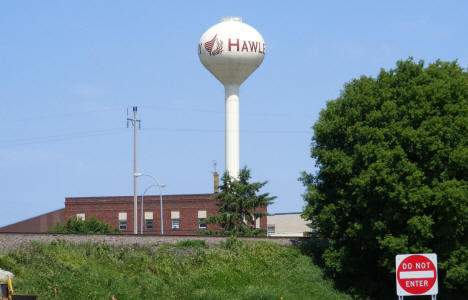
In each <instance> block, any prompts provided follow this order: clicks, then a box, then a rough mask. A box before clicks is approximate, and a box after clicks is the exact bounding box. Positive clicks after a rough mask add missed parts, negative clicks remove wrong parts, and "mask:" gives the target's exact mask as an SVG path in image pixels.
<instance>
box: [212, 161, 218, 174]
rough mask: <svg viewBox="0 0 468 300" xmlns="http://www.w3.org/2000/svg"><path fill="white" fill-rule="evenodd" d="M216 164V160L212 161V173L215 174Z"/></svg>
mask: <svg viewBox="0 0 468 300" xmlns="http://www.w3.org/2000/svg"><path fill="white" fill-rule="evenodd" d="M217 164H218V163H217V162H216V160H213V173H217V172H216V165H217Z"/></svg>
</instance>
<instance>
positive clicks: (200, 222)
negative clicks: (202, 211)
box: [198, 218, 206, 229]
mask: <svg viewBox="0 0 468 300" xmlns="http://www.w3.org/2000/svg"><path fill="white" fill-rule="evenodd" d="M204 221H205V218H202V219H198V228H199V229H206V224H205V223H204Z"/></svg>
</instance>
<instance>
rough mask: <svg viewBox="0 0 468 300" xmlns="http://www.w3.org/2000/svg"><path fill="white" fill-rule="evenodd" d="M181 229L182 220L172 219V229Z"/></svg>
mask: <svg viewBox="0 0 468 300" xmlns="http://www.w3.org/2000/svg"><path fill="white" fill-rule="evenodd" d="M179 227H180V220H179V219H172V229H179Z"/></svg>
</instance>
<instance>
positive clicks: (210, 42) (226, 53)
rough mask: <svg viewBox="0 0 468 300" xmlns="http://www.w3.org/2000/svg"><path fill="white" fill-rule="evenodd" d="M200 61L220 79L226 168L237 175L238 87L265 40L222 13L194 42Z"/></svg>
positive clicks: (262, 54) (256, 61)
mask: <svg viewBox="0 0 468 300" xmlns="http://www.w3.org/2000/svg"><path fill="white" fill-rule="evenodd" d="M198 56H199V58H200V61H201V62H202V64H203V65H204V66H205V68H207V69H208V71H210V72H211V74H213V75H214V76H215V77H216V78H217V79H218V80H219V81H221V83H222V84H223V85H224V89H225V94H226V170H227V171H228V172H229V175H230V176H231V177H232V178H238V176H239V87H240V85H241V84H242V83H243V82H244V81H245V80H246V79H247V77H249V75H250V74H252V72H253V71H255V69H257V68H258V66H260V64H261V63H262V61H263V58H264V57H265V42H264V41H263V38H262V36H261V35H260V33H258V31H257V30H255V29H254V28H253V27H251V26H249V25H247V24H245V23H243V22H242V20H241V18H239V17H226V18H223V20H222V22H221V23H219V24H216V25H214V26H213V27H211V28H210V29H208V30H207V31H206V32H205V33H204V34H203V35H202V37H201V38H200V42H199V44H198Z"/></svg>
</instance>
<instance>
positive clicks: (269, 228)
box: [267, 225, 275, 233]
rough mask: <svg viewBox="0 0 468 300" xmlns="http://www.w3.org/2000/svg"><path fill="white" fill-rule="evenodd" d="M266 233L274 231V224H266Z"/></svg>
mask: <svg viewBox="0 0 468 300" xmlns="http://www.w3.org/2000/svg"><path fill="white" fill-rule="evenodd" d="M267 232H268V233H275V225H268V226H267Z"/></svg>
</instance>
